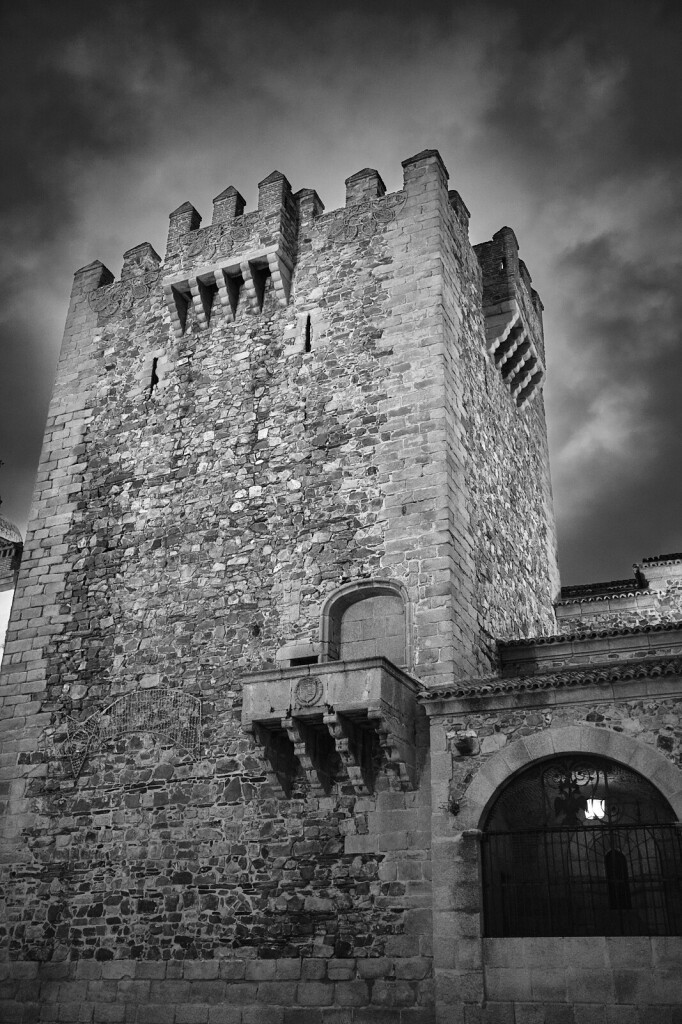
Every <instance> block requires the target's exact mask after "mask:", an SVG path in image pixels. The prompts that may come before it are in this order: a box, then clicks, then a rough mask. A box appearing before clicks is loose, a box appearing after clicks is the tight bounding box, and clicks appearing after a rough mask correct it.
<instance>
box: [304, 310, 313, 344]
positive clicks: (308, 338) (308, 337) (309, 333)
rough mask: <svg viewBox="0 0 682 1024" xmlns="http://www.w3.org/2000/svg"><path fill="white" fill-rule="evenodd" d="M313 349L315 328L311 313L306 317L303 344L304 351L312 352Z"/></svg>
mask: <svg viewBox="0 0 682 1024" xmlns="http://www.w3.org/2000/svg"><path fill="white" fill-rule="evenodd" d="M312 350H313V328H312V325H311V323H310V314H308V316H307V317H306V322H305V344H304V346H303V351H304V352H312Z"/></svg>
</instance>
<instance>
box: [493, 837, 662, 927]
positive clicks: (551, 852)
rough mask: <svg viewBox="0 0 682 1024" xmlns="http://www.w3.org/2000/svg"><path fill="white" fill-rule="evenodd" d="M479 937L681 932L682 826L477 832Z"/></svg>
mask: <svg viewBox="0 0 682 1024" xmlns="http://www.w3.org/2000/svg"><path fill="white" fill-rule="evenodd" d="M482 857H483V880H484V917H485V934H486V935H489V936H495V935H497V936H514V935H682V828H681V827H680V826H679V825H676V824H670V825H640V826H628V825H625V826H623V825H620V826H617V825H616V826H612V825H601V824H598V825H594V826H592V827H589V828H551V829H543V830H529V829H526V830H524V831H521V832H487V833H484V834H483V836H482Z"/></svg>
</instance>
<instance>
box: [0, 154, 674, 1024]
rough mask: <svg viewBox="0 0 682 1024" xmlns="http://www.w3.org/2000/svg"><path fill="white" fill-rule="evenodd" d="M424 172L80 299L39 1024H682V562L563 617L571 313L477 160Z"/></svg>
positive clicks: (36, 612) (29, 611) (43, 672)
mask: <svg viewBox="0 0 682 1024" xmlns="http://www.w3.org/2000/svg"><path fill="white" fill-rule="evenodd" d="M403 168H404V184H403V188H402V189H400V190H399V191H398V192H395V193H393V194H386V192H385V187H384V185H383V182H382V180H381V178H380V176H379V174H378V173H377V172H376V171H374V170H371V169H367V168H366V169H364V170H362V171H359V172H358V173H357V174H354V175H352V177H350V178H349V179H348V180H347V182H346V187H347V198H346V206H345V207H344V208H343V209H340V210H335V211H332V212H331V213H325V212H324V207H323V205H322V202H321V201H320V198H319V197H318V195H317V193H316V192H315V191H313V190H312V189H301V190H300V191H298V192H295V193H293V192H292V190H291V187H290V185H289V182H288V181H287V179H286V178H285V177H284V176H283V175H282V174H280V173H279V172H273V173H272V174H270V175H269V176H268V177H267V178H265V179H264V180H263V181H261V182H260V184H259V186H258V208H257V209H256V210H254V211H252V212H245V211H244V200H243V198H242V196H241V195H240V194H239V192H238V191H237V190H236V189H235V188H233V187H231V186H230V187H229V188H226V189H225V191H223V192H221V194H220V195H219V196H217V197H216V199H215V200H214V207H213V218H212V223H211V225H210V226H207V227H203V228H202V227H201V226H200V224H201V217H200V216H199V214H198V213H197V211H196V210H195V209H194V207H193V206H191V205H190V204H189V203H185V204H184V205H183V206H181V207H180V208H179V209H177V210H176V211H174V213H172V214H171V217H170V229H169V234H168V247H167V251H166V255H165V259H164V261H163V262H162V261H161V259H160V257H159V256H158V254H157V253H156V252H155V251H154V249H153V248H152V246H151V245H149V244H147V243H144V244H142V245H138V246H136V247H135V248H133V249H131V250H130V251H128V252H127V253H126V254H125V255H124V261H123V268H122V271H121V275H120V280H118V281H114V278H113V275H112V274H111V273H110V272H109V270H107V268H106V267H104V266H103V265H102V264H101V263H99V262H94V263H91V264H89V265H88V266H86V267H84V268H83V269H82V270H80V271H78V273H77V274H76V276H75V281H74V287H73V293H72V298H71V305H70V308H69V313H68V319H67V325H66V333H65V337H64V344H63V349H62V355H61V360H60V363H59V369H58V376H57V382H56V386H55V392H54V396H53V400H52V404H51V407H50V413H49V418H48V422H47V429H46V435H45V443H44V447H43V453H42V459H41V465H40V471H39V475H38V480H37V485H36V491H35V496H34V504H33V509H32V515H31V525H30V529H29V534H28V537H27V540H26V547H25V552H24V558H23V563H22V567H21V572H20V575H19V582H18V586H17V590H16V597H15V602H14V607H13V613H12V618H11V621H10V626H9V631H8V634H7V642H6V655H5V661H4V664H3V675H2V682H1V688H0V701H1V702H2V704H1V710H2V715H3V718H2V723H1V725H2V728H3V738H4V746H3V751H4V753H3V755H2V757H3V760H2V763H1V771H2V792H3V794H4V802H5V811H6V813H5V817H4V826H3V832H2V847H1V849H0V857H1V863H0V872H1V878H2V882H3V886H4V893H5V898H6V901H7V902H6V912H5V923H4V925H3V926H2V927H1V928H0V938H1V939H2V941H3V950H4V958H5V959H4V960H3V961H1V962H0V972H2V977H3V978H4V979H5V980H4V986H5V987H4V990H3V994H2V998H3V999H4V1002H0V1006H4V1013H5V1016H4V1017H2V1019H3V1020H6V1021H21V1022H28V1021H33V1020H35V1021H37V1020H41V1021H48V1022H49V1021H67V1022H70V1021H72V1022H76V1021H83V1022H85V1021H88V1022H105V1021H110V1022H128V1021H130V1022H133V1021H140V1022H142V1021H144V1022H145V1024H155V1022H158V1024H193V1022H198V1024H258V1022H266V1024H270V1022H273V1024H332V1022H335V1024H346V1022H349V1024H350V1022H362V1021H367V1022H369V1021H373V1022H377V1021H384V1022H388V1021H390V1022H399V1024H408V1022H411V1024H429V1022H434V1021H437V1022H438V1024H446V1022H448V1024H450V1022H452V1024H454V1022H457V1024H459V1022H462V1024H464V1022H466V1024H473V1022H490V1024H492V1022H500V1024H531V1022H533V1024H535V1022H542V1021H547V1022H548V1024H550V1022H556V1024H569V1022H571V1024H573V1022H575V1024H578V1022H581V1024H582V1022H586V1021H588V1020H589V1021H592V1020H594V1021H597V1020H599V1021H603V1020H607V1019H608V1020H611V1019H616V1017H617V1018H618V1020H626V1021H628V1022H630V1021H632V1022H633V1024H635V1022H638V1021H640V1019H641V1020H642V1021H643V1020H644V1019H649V1018H648V1017H646V1014H647V1013H650V1012H652V1009H651V1008H652V1007H653V1006H655V1007H656V1009H655V1012H656V1014H657V1019H660V1020H661V1021H664V1020H667V1021H669V1022H670V1024H672V1019H673V1018H672V1014H673V1012H674V1010H673V1008H674V1007H675V1006H677V1005H679V1002H680V991H679V979H678V980H677V981H676V980H675V976H676V974H677V971H676V969H675V962H676V958H677V957H679V956H680V955H681V954H682V940H681V939H680V938H679V937H678V936H679V933H680V930H681V922H682V907H681V906H680V896H679V892H678V894H677V896H675V884H676V883H675V879H679V865H680V860H681V859H682V857H681V855H680V847H679V832H677V831H676V826H675V822H676V820H677V817H679V813H680V807H682V773H680V771H679V767H678V765H679V760H680V743H681V742H682V731H680V730H679V729H678V728H677V724H676V723H678V722H679V718H677V717H676V715H677V710H676V709H677V707H678V695H679V688H680V682H679V680H680V671H681V669H682V663H681V661H680V646H681V645H682V632H681V631H680V629H679V626H678V622H677V620H679V618H680V580H681V579H682V572H681V567H682V561H681V560H680V557H679V556H667V557H665V558H656V559H651V560H649V561H648V562H647V563H643V564H642V566H640V567H639V569H638V574H637V576H636V577H635V579H634V580H632V581H616V582H615V583H610V584H595V585H592V586H591V587H586V588H570V589H569V590H567V591H565V592H563V595H562V593H561V591H560V586H559V579H558V571H557V563H556V543H555V530H554V521H553V513H552V500H551V489H550V479H549V463H548V454H547V440H546V429H545V418H544V409H543V402H542V384H543V379H544V373H545V369H544V367H545V352H544V341H543V331H542V304H541V302H540V299H539V297H538V295H537V293H536V292H535V291H534V289H533V288H532V285H531V278H530V275H529V273H528V271H527V269H526V267H525V265H524V264H523V262H522V261H521V260H520V259H519V255H518V244H517V240H516V238H515V235H514V232H513V231H512V230H511V229H510V228H508V227H503V228H502V229H501V230H500V231H498V232H497V233H496V234H495V235H494V236H493V238H492V240H491V241H489V242H485V243H483V244H481V245H477V246H474V247H472V245H471V244H470V242H469V238H468V218H469V214H468V211H467V209H466V207H465V205H464V203H463V201H462V199H461V198H460V196H459V194H458V193H457V192H455V191H452V190H450V191H449V190H448V177H447V172H446V170H445V167H444V166H443V162H442V160H441V158H440V156H439V154H438V153H437V152H436V151H434V150H427V151H425V152H422V153H419V154H417V155H416V156H414V157H412V158H410V159H408V160H406V161H404V163H403ZM557 619H559V621H557ZM633 723H637V724H633ZM557 801H559V802H558V803H557ZM562 801H563V803H562ZM616 805H617V806H618V807H620V808H621V811H620V812H619V813H621V817H620V818H618V820H616V811H615V810H614V808H615V807H616ZM623 806H625V807H627V808H628V810H627V813H626V816H625V819H623V818H622V807H623ZM547 807H549V808H550V810H549V811H547V813H545V812H546V808H547ZM552 808H553V810H552ZM562 815H563V816H562ZM529 823H530V824H532V825H534V826H535V831H534V832H533V835H535V836H536V838H535V839H533V840H532V841H531V840H530V839H529V838H528V836H529V832H528V825H529ZM618 829H621V830H625V829H629V831H628V832H627V838H626V839H625V838H622V837H623V836H625V835H626V832H625V831H621V832H618ZM638 829H639V830H640V832H641V830H642V829H649V832H646V835H644V833H642V835H640V833H639V832H638V831H637V830H638ZM571 830H572V831H571ZM652 830H654V831H652ZM555 833H560V836H559V839H556V837H555ZM569 833H570V840H569V839H568V838H566V837H568V836H569ZM495 836H502V838H501V839H494V837H495ZM519 836H522V838H521V839H519V838H518V837H519ZM538 836H539V838H538ZM576 836H577V837H578V838H577V839H576V838H575V837H576ZM614 836H616V838H614ZM642 836H644V838H642ZM651 836H654V838H651ZM523 837H525V838H523ZM618 837H621V838H618ZM496 843H497V845H495V844H496ZM561 843H564V846H561ZM566 843H568V845H565V844H566ZM570 843H573V846H571V845H570ZM676 843H677V845H675V844H676ZM514 844H516V845H514ZM519 844H520V845H519ZM538 844H539V845H538ZM557 844H559V845H557ZM576 844H577V845H576ZM581 844H582V845H581ZM585 844H587V845H585ZM590 844H591V845H590ZM628 844H629V845H628ZM566 849H568V850H569V851H570V852H569V854H568V855H566V856H563V854H562V856H563V859H562V856H560V855H559V854H560V852H561V850H563V851H564V852H565V850H566ZM576 851H577V852H576ZM585 851H587V852H585ZM633 851H635V852H633ZM635 853H636V856H635ZM567 857H568V859H567ZM541 864H542V865H544V866H540V865H541ZM561 864H562V865H563V867H561V866H557V865H561ZM567 864H568V865H569V867H566V865H567ZM637 864H639V865H640V867H639V868H637V866H636V865H637ZM642 864H645V868H642V867H641V865H642ZM523 865H525V866H526V867H527V868H528V870H529V871H530V875H531V876H532V877H530V878H526V877H525V876H523V874H522V867H523ZM548 865H549V866H548ZM561 871H563V875H561ZM637 871H639V872H640V874H639V875H637ZM519 872H521V873H519ZM543 872H544V874H543ZM566 872H568V875H567V874H566ZM642 872H644V874H642ZM560 875H561V877H559V876H560ZM636 879H639V881H636ZM642 879H644V881H643V882H642ZM640 883H641V884H640ZM644 883H646V884H644ZM533 886H535V888H533ZM585 886H587V888H585ZM638 886H639V888H638ZM645 890H646V893H647V894H648V895H645V896H642V895H641V893H642V892H644V891H645ZM588 891H589V895H590V898H589V899H588V898H587V896H586V895H585V894H586V893H588ZM510 894H511V895H510ZM652 894H653V895H652ZM590 900H591V903H590ZM588 904H589V906H588ZM590 906H591V907H592V910H590V909H589V907H590ZM520 908H525V909H520ZM528 908H530V911H529V910H528ZM595 908H596V909H595ZM590 914H591V915H592V916H590ZM552 915H553V916H552ZM548 936H549V937H548ZM623 965H625V966H626V967H627V970H625V968H624V966H623ZM586 1007H587V1009H585V1008H586ZM614 1007H616V1009H614ZM590 1013H591V1014H592V1016H590V1015H589V1014H590ZM666 1013H667V1014H668V1017H666V1016H665V1014H666ZM581 1014H582V1016H581ZM614 1014H615V1016H613V1015H614ZM628 1015H629V1016H628ZM0 1016H1V1013H0Z"/></svg>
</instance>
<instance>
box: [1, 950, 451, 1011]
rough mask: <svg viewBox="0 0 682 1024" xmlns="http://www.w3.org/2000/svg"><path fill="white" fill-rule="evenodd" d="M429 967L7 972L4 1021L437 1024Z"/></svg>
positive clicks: (52, 966)
mask: <svg viewBox="0 0 682 1024" xmlns="http://www.w3.org/2000/svg"><path fill="white" fill-rule="evenodd" d="M430 968H431V963H430V960H428V959H426V958H424V957H419V956H414V957H402V958H397V959H394V958H392V957H382V958H376V959H361V960H355V959H352V958H351V959H347V960H345V959H344V960H339V959H334V958H331V959H318V958H314V957H311V958H308V959H299V958H296V959H281V960H243V959H239V958H235V959H229V960H207V961H191V960H190V961H185V962H184V963H182V962H177V961H167V962H163V961H161V962H159V961H157V962H149V961H135V960H113V961H110V962H108V963H99V962H97V961H94V960H80V961H68V962H63V963H46V964H39V963H36V962H29V961H20V962H15V963H11V964H4V965H1V966H0V976H2V977H3V982H2V989H0V1020H2V1021H3V1024H15V1022H16V1024H30V1022H33V1021H36V1022H37V1021H41V1022H50V1024H51V1022H57V1021H60V1022H62V1021H65V1022H68V1024H76V1022H78V1024H100V1022H101V1024H104V1022H110V1024H134V1022H135V1024H137V1022H139V1024H332V1022H333V1024H342V1022H348V1024H351V1022H353V1024H355V1022H357V1024H361V1022H367V1024H369V1022H370V1021H371V1022H372V1024H377V1022H382V1021H384V1022H388V1021H391V1022H395V1024H399V1022H400V1024H403V1022H404V1024H408V1022H409V1024H432V1022H433V1020H434V1017H433V1008H432V1005H429V1004H431V1003H432V993H431V985H432V983H431V980H430V978H429V975H430Z"/></svg>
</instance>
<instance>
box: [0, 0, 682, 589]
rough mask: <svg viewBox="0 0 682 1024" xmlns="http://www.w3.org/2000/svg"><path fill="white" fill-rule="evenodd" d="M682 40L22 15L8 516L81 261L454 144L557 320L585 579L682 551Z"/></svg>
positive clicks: (1, 407) (561, 451)
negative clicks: (277, 176)
mask: <svg viewBox="0 0 682 1024" xmlns="http://www.w3.org/2000/svg"><path fill="white" fill-rule="evenodd" d="M681 23H682V14H681V10H680V7H679V4H675V3H672V2H662V0H660V2H656V0H652V2H650V3H647V4H646V5H644V6H643V5H642V4H641V3H634V2H632V0H622V2H620V3H619V4H618V5H614V4H602V5H599V4H594V2H593V0H592V2H591V3H588V2H587V0H575V2H574V3H572V4H570V5H568V4H566V5H555V4H547V3H546V2H540V0H516V2H514V3H511V2H508V0H479V2H459V3H457V4H453V3H451V2H446V0H442V2H440V0H438V2H436V0H425V2H424V3H422V4H420V5H418V6H415V5H414V4H412V3H408V2H406V0H392V2H390V3H388V2H380V3H376V4H367V3H366V2H359V0H357V2H350V0H340V2H339V3H338V4H335V5H334V6H333V7H332V8H330V7H329V6H328V5H327V6H321V5H319V4H313V3H312V2H301V3H297V4H295V5H287V4H281V5H280V4H272V3H269V2H258V0H252V2H247V3H240V4H236V3H232V2H229V0H206V2H205V3H204V4H203V5H202V7H201V12H200V16H197V9H196V7H195V6H193V5H191V4H190V3H189V2H180V0H166V2H161V0H145V3H142V4H137V3H130V2H125V0H121V2H119V3H116V4H110V5H108V6H104V7H103V6H101V5H100V6H99V7H93V6H92V5H91V4H89V3H86V2H83V0H70V2H69V3H68V4H55V3H48V2H47V0H43V2H38V0H26V2H25V3H24V4H22V5H21V9H19V8H18V7H16V8H14V9H12V10H10V11H9V13H8V14H7V15H6V20H5V29H4V31H5V38H6V39H7V40H10V41H11V46H10V57H9V59H8V60H7V62H6V63H5V66H4V68H3V69H2V74H3V76H4V87H3V88H2V89H0V108H2V113H3V116H4V122H5V124H6V125H7V133H6V135H5V142H6V147H7V151H8V152H9V153H10V154H11V159H9V160H5V161H4V162H3V164H1V165H0V184H1V186H2V187H1V188H0V226H1V227H2V232H3V239H4V241H5V246H4V255H3V256H2V257H0V271H1V272H2V274H3V280H4V283H5V291H4V304H3V309H2V310H0V345H1V346H2V350H3V353H4V374H3V375H2V376H0V457H2V458H5V459H6V461H7V465H6V467H5V468H4V469H3V471H2V475H1V476H0V490H1V491H2V494H3V497H4V498H5V506H3V511H4V512H5V513H6V514H7V515H10V516H13V517H14V518H16V519H18V520H19V521H20V522H21V523H23V522H24V521H25V518H26V515H27V510H28V502H29V496H30V481H31V478H32V475H33V472H34V466H35V461H36V458H37V452H38V449H39V445H40V438H41V433H42V418H43V416H44V413H45V409H46V404H47V396H48V394H49V389H50V385H51V378H52V373H53V368H54V361H55V359H56V354H57V349H58V345H59V338H60V334H61V324H62V323H63V317H64V314H65V311H66V304H67V300H68V292H69V289H70V278H71V274H72V272H73V270H74V269H75V268H76V267H79V266H82V265H83V264H85V263H87V262H89V261H90V260H91V259H94V258H100V259H102V260H103V261H104V262H105V263H107V264H108V265H110V267H111V269H112V270H113V271H114V272H118V270H119V267H120V261H121V256H122V253H123V251H124V250H125V249H127V248H129V247H130V246H132V245H134V244H136V243H138V242H140V241H144V240H149V241H151V242H152V243H153V244H154V245H155V246H156V247H157V248H158V249H159V250H160V251H161V250H162V249H163V245H164V241H165V239H164V232H165V227H166V223H167V216H168V213H169V212H170V210H172V209H173V208H175V207H176V206H178V205H179V203H181V202H183V201H184V200H185V199H190V200H191V201H192V202H193V203H194V204H195V205H196V206H197V207H198V208H199V209H200V210H201V211H202V212H203V213H204V214H205V215H207V216H208V215H209V214H210V204H211V199H212V197H213V196H214V195H216V194H217V193H218V192H219V191H221V190H222V189H223V188H224V187H225V186H226V185H228V184H234V185H236V187H237V188H239V189H240V191H242V192H243V193H244V194H245V196H246V198H247V202H248V205H249V206H251V207H252V206H253V205H254V204H255V199H256V182H257V181H258V180H259V179H260V178H262V177H264V176H265V175H266V174H268V173H269V172H270V171H271V170H272V169H273V168H275V167H277V168H278V169H280V170H282V171H283V172H284V173H285V174H287V176H289V177H290V179H291V180H292V183H293V184H294V187H296V188H298V187H301V186H302V185H307V186H310V187H314V188H316V189H317V190H318V191H319V192H320V194H321V196H322V199H323V200H324V201H325V203H326V204H327V208H328V209H333V208H334V207H336V206H338V205H341V204H342V202H343V192H344V189H343V179H344V178H345V177H346V176H347V175H348V174H350V173H353V171H355V170H357V169H359V168H360V167H362V166H366V165H368V164H370V165H373V166H376V167H377V168H378V169H379V171H380V172H381V174H382V176H384V178H385V179H386V181H387V184H388V186H389V188H391V189H394V188H398V187H400V184H401V171H400V161H401V159H404V158H405V157H407V156H409V155H411V154H412V153H414V152H417V151H418V150H419V149H422V148H424V147H425V146H429V147H430V146H436V147H438V148H439V149H440V150H441V153H442V155H443V158H444V160H445V163H446V165H447V166H448V167H449V170H450V172H451V175H452V182H451V183H452V185H453V186H454V187H456V188H457V189H458V190H459V191H460V192H461V193H462V195H463V196H464V199H465V201H466V203H467V205H468V206H469V208H470V209H471V210H472V214H473V216H472V238H473V240H474V241H480V240H482V239H484V238H486V237H490V235H491V234H492V233H493V232H494V231H496V230H497V229H498V228H499V227H501V226H502V224H505V223H509V224H511V225H512V226H513V227H514V229H515V231H516V233H517V235H518V237H519V240H520V243H521V250H522V256H523V258H524V259H525V261H526V262H527V264H528V266H529V268H530V271H531V273H532V275H533V279H534V284H535V285H536V286H537V288H538V290H539V292H540V294H541V296H542V298H543V301H544V303H545V307H546V312H545V323H546V335H547V348H548V369H549V382H548V385H547V388H546V396H547V404H548V412H549V421H550V431H551V439H552V446H553V455H554V478H555V492H556V497H557V507H558V512H559V521H560V527H561V530H560V536H561V546H562V552H563V563H564V575H565V576H566V582H578V581H579V579H580V575H582V577H583V578H590V576H593V575H603V576H604V577H606V576H608V575H612V574H615V575H620V574H622V570H621V569H620V568H618V567H619V566H620V565H621V563H623V562H625V564H628V563H629V561H630V560H631V559H632V558H633V557H638V556H639V555H641V554H646V553H655V552H656V550H661V545H664V544H666V543H668V542H670V543H673V545H674V546H675V547H679V546H682V541H680V540H679V539H678V540H676V541H675V540H674V537H675V526H674V517H673V515H672V513H669V512H668V511H667V509H668V506H669V504H670V503H671V502H674V500H675V498H676V493H675V489H676V486H677V485H676V483H675V481H674V480H671V474H670V472H669V467H670V465H671V464H672V463H673V462H674V460H675V457H676V456H675V448H674V444H675V440H676V437H678V436H679V432H680V426H682V424H681V423H680V412H679V409H678V405H679V403H678V401H677V397H676V389H675V376H676V375H679V370H680V369H681V368H682V367H680V362H679V350H680V346H679V333H678V328H677V324H678V323H679V322H680V319H679V314H680V312H681V310H680V308H679V307H680V302H679V298H678V296H677V291H678V288H677V281H678V280H679V255H678V254H679V252H680V241H682V214H681V211H682V185H681V184H680V183H681V182H682V174H681V173H680V171H681V168H680V162H681V159H682V157H681V149H680V139H681V138H682V131H681V129H682V99H681V98H680V96H679V89H678V88H677V87H676V86H677V79H678V74H679V66H680V63H682V53H681V50H682V43H681V41H680V40H681V39H682V32H681V31H680V29H681V28H682V24H681ZM678 379H679V377H678ZM633 481H637V485H636V495H637V496H636V498H633V488H634V485H633ZM614 503H617V506H618V510H619V514H618V524H617V527H616V528H614V527H613V525H612V526H611V529H610V531H605V530H604V529H603V527H602V523H603V522H604V520H605V518H606V520H610V522H611V523H612V524H613V507H614ZM647 530H649V532H650V534H651V535H652V539H651V541H650V542H649V541H647V539H646V531H647ZM591 537H593V538H594V541H592V540H590V539H589V538H591ZM632 544H636V545H637V547H636V550H634V551H631V550H630V547H631V545H632ZM652 545H653V551H652V550H651V547H652Z"/></svg>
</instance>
